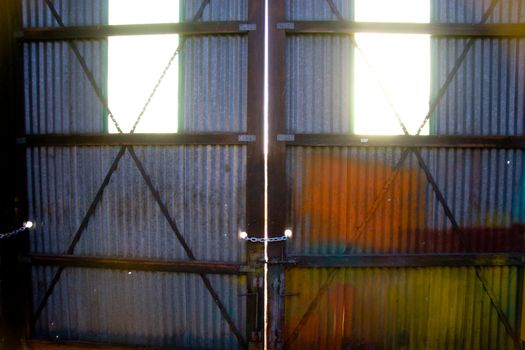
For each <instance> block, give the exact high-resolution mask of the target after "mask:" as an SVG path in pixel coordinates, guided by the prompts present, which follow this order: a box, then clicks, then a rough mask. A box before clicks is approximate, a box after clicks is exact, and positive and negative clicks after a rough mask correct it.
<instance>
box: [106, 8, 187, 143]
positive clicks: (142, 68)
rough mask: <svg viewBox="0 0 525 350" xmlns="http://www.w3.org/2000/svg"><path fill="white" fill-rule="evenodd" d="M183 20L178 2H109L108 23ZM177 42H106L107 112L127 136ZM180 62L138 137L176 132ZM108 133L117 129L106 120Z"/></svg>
mask: <svg viewBox="0 0 525 350" xmlns="http://www.w3.org/2000/svg"><path fill="white" fill-rule="evenodd" d="M178 21H179V1H177V0H150V1H148V2H145V1H143V0H110V1H109V24H112V25H116V24H141V23H173V22H178ZM178 43H179V40H178V35H176V34H169V35H142V36H119V37H110V38H109V39H108V99H109V107H110V109H111V111H112V112H113V113H114V114H115V117H116V119H117V121H118V123H119V125H120V126H121V128H122V130H123V131H124V132H129V131H130V129H131V127H132V125H133V124H134V122H135V120H136V119H137V117H138V115H139V113H140V111H141V110H142V107H143V106H144V104H145V103H146V100H147V99H148V96H149V95H150V93H151V91H152V90H153V87H154V86H155V83H156V82H157V80H158V78H159V77H160V75H161V73H162V71H163V70H164V68H165V67H166V65H167V63H168V61H169V59H170V57H171V55H172V54H173V52H174V51H175V49H176V48H177V46H178ZM177 110H178V67H177V59H175V61H174V62H173V63H172V65H171V67H170V69H169V71H168V73H167V74H166V76H165V77H164V80H163V81H162V84H161V85H160V87H159V89H158V90H157V92H156V94H155V96H154V97H153V100H152V102H151V104H150V105H149V107H148V109H147V110H146V112H145V114H144V116H143V117H142V118H141V121H140V123H139V124H138V126H137V129H136V132H139V133H146V132H162V133H167V132H177V115H178V113H177ZM108 130H109V132H112V133H115V132H117V129H116V128H115V126H114V125H113V123H112V122H111V121H110V120H108Z"/></svg>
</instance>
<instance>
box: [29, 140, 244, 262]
mask: <svg viewBox="0 0 525 350" xmlns="http://www.w3.org/2000/svg"><path fill="white" fill-rule="evenodd" d="M135 150H136V152H137V155H138V156H139V158H140V159H141V161H142V162H143V163H144V167H145V168H146V171H147V172H148V173H149V175H150V176H151V179H152V181H153V183H154V185H155V187H156V188H157V189H158V191H159V192H160V194H161V197H162V200H163V201H164V203H165V204H166V206H167V207H168V209H169V210H170V214H171V216H172V218H174V219H175V220H176V222H177V224H178V227H179V229H180V231H181V232H182V233H183V235H184V237H185V238H186V241H187V242H188V244H189V246H190V247H191V248H192V249H193V252H194V254H195V256H196V258H197V259H201V260H220V261H232V262H239V261H244V258H245V256H244V255H245V254H244V247H245V243H244V241H241V240H239V238H238V232H239V229H242V228H244V227H245V223H244V221H245V191H246V188H245V177H246V176H245V157H246V152H245V149H244V147H242V146H226V147H212V146H202V147H147V148H135ZM117 151H118V150H117V149H115V148H94V147H85V148H66V149H64V148H37V149H33V150H32V151H29V154H28V168H29V186H30V193H29V194H30V217H31V218H33V219H32V220H33V221H35V223H36V230H34V231H32V235H31V237H32V250H33V251H34V252H40V253H63V252H64V251H65V250H66V249H67V246H68V244H69V242H70V240H71V238H72V236H73V235H74V233H75V232H76V230H77V229H78V227H79V225H80V222H81V221H82V218H83V216H84V215H85V213H86V211H87V208H88V207H89V205H90V204H91V201H92V200H93V198H94V197H95V193H96V191H97V190H98V187H99V186H100V184H101V183H102V179H103V177H104V176H105V174H106V172H107V171H108V168H109V165H110V164H111V162H112V161H113V159H114V158H115V155H116V153H117ZM225 247H228V249H225ZM75 253H77V254H80V255H96V256H107V257H129V258H131V257H134V258H139V257H140V258H153V259H185V258H187V256H186V254H185V253H184V251H183V249H182V247H181V245H180V243H179V242H178V241H177V239H176V237H175V235H174V234H173V232H172V230H171V229H170V227H169V225H168V222H167V220H166V219H165V218H164V216H163V215H162V213H161V211H160V209H159V207H158V205H157V203H156V202H155V200H154V198H153V196H152V194H151V192H150V191H149V189H148V187H147V186H146V183H145V181H144V180H143V178H142V177H141V175H140V173H139V171H138V169H137V167H136V165H135V164H134V162H133V160H132V158H131V157H130V156H129V155H128V154H125V155H124V157H123V158H122V159H121V161H120V163H119V167H118V169H117V171H116V172H115V174H114V175H113V177H112V179H111V182H110V184H109V185H108V187H107V188H106V191H105V193H104V197H103V200H102V201H101V203H100V204H99V205H98V206H97V208H96V210H95V212H94V215H93V217H92V218H91V220H90V222H89V225H88V227H87V229H86V231H85V232H84V234H83V236H82V239H81V240H80V241H79V243H78V246H77V249H76V250H75Z"/></svg>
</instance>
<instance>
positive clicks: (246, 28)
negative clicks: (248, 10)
mask: <svg viewBox="0 0 525 350" xmlns="http://www.w3.org/2000/svg"><path fill="white" fill-rule="evenodd" d="M239 30H240V31H241V32H250V31H255V30H257V24H255V23H242V24H239Z"/></svg>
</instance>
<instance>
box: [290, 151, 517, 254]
mask: <svg viewBox="0 0 525 350" xmlns="http://www.w3.org/2000/svg"><path fill="white" fill-rule="evenodd" d="M401 151H402V150H401V149H381V148H367V149H364V148H338V147H334V148H327V147H323V148H315V147H308V148H307V147H294V148H291V149H290V150H289V151H288V174H289V175H288V180H289V188H290V191H291V197H290V217H289V219H288V221H289V224H290V227H292V230H293V232H294V239H293V240H291V241H290V242H289V243H288V252H289V254H291V255H294V254H297V255H304V254H311V255H319V254H321V255H322V254H341V253H343V252H345V247H347V246H348V250H347V251H346V253H369V254H373V253H431V252H432V253H445V252H462V251H469V252H497V251H519V250H521V249H523V238H522V236H523V229H524V226H523V225H518V224H523V222H524V218H523V212H524V210H523V208H524V201H523V175H524V174H523V166H524V164H523V152H522V151H516V150H492V151H491V150H454V149H439V150H438V149H431V150H425V151H423V152H422V158H423V159H424V160H425V161H426V163H427V164H428V167H429V169H430V172H431V173H432V176H433V177H434V179H436V182H437V184H438V186H439V188H440V190H441V191H442V193H443V195H444V197H445V199H446V202H447V204H448V206H449V207H450V209H451V211H452V213H453V215H454V217H455V219H456V221H457V222H458V225H459V227H460V229H461V231H462V234H461V235H462V237H460V236H459V235H458V234H457V233H453V232H452V225H451V222H450V220H449V219H448V218H447V216H446V215H445V210H444V207H443V205H442V203H440V202H438V200H437V197H436V194H435V192H434V191H433V190H432V187H431V185H430V183H429V182H428V179H427V177H426V175H425V173H424V172H423V170H421V168H420V166H419V164H418V162H417V159H416V158H415V156H414V155H412V154H410V155H409V156H408V158H407V160H406V161H405V163H404V165H403V166H402V167H401V168H400V170H399V171H398V172H397V175H396V176H395V177H394V180H393V181H392V183H391V185H390V186H389V187H388V189H387V190H386V191H385V184H386V183H387V181H388V180H389V179H391V178H392V177H393V176H394V173H395V172H394V170H395V166H396V164H397V163H398V160H399V159H400V156H401ZM377 198H380V200H379V201H378V202H377V203H376V200H377ZM374 206H376V210H374V211H371V210H372V208H374ZM461 238H463V240H464V241H465V243H462V242H461Z"/></svg>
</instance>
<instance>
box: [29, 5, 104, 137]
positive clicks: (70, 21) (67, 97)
mask: <svg viewBox="0 0 525 350" xmlns="http://www.w3.org/2000/svg"><path fill="white" fill-rule="evenodd" d="M53 3H54V5H55V7H56V10H57V12H58V13H59V14H60V16H61V17H62V20H63V22H64V24H65V25H66V26H73V25H94V24H104V23H107V6H106V5H105V3H106V1H105V0H90V1H84V0H76V1H67V0H64V1H55V2H53ZM22 9H23V26H24V27H26V28H33V27H58V23H57V22H56V21H55V19H54V18H53V16H52V14H51V12H50V11H49V9H48V7H47V6H46V4H45V2H44V1H40V0H25V1H23V2H22ZM79 10H80V11H79ZM75 45H77V47H78V49H79V51H80V53H81V54H82V56H83V57H84V59H85V60H86V63H87V65H88V67H89V68H90V69H91V71H92V72H93V75H94V77H95V80H96V81H97V83H98V84H99V86H101V88H102V89H103V90H105V81H106V74H107V68H106V64H105V62H104V60H105V56H106V50H107V43H106V41H81V42H79V41H77V42H75ZM23 55H24V57H23V60H24V64H23V69H24V90H25V98H24V110H25V125H26V133H30V134H43V133H79V132H100V131H103V130H105V129H106V125H105V124H106V122H105V116H104V111H103V109H102V106H101V104H100V102H99V101H98V99H97V97H96V95H95V93H94V91H93V89H92V87H91V85H90V84H89V81H88V79H87V78H86V76H85V74H84V72H83V71H82V68H81V66H80V64H79V63H78V61H77V59H76V57H75V56H74V54H73V51H72V50H71V48H70V47H69V45H68V43H66V42H41V43H26V44H24V45H23Z"/></svg>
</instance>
